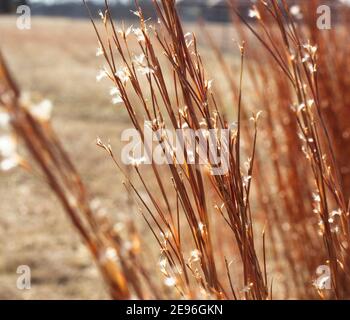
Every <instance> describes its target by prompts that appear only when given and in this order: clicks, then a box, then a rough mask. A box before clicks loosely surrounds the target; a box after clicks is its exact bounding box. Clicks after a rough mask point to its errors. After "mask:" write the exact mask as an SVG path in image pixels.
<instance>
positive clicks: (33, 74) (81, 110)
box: [0, 17, 126, 299]
mask: <svg viewBox="0 0 350 320" xmlns="http://www.w3.org/2000/svg"><path fill="white" fill-rule="evenodd" d="M14 23H15V20H14V18H12V17H1V18H0V32H1V47H2V49H3V50H4V54H5V56H6V58H7V59H8V62H9V64H10V67H11V69H12V70H13V72H14V74H15V76H16V79H17V80H18V82H19V84H20V86H21V87H22V88H23V89H24V90H25V91H27V92H29V93H30V94H31V96H32V97H33V99H38V100H39V101H40V99H43V98H47V99H50V100H52V101H53V103H54V116H53V118H54V120H53V126H54V127H55V128H56V130H57V132H58V134H59V136H60V138H61V139H62V141H63V143H64V145H65V147H66V149H67V150H68V152H69V153H70V155H71V156H72V157H73V158H74V160H75V161H76V164H77V167H78V168H79V170H80V172H81V173H82V175H83V177H84V179H85V181H86V182H87V183H88V184H89V186H90V187H91V189H92V191H93V193H94V195H95V196H96V197H97V198H98V199H100V200H101V202H102V203H103V206H104V207H105V208H106V210H107V209H108V210H110V209H111V210H114V211H116V208H118V209H117V210H118V212H115V213H116V214H121V213H122V211H123V206H125V201H126V198H125V196H124V195H123V193H122V192H120V187H118V185H119V181H118V180H117V179H118V174H117V171H116V170H114V168H113V166H112V165H111V162H110V161H109V159H108V158H107V157H106V156H105V154H104V153H103V152H101V151H100V150H99V149H97V147H96V137H97V136H101V138H105V139H108V138H111V139H112V140H114V141H118V139H113V137H118V136H119V135H120V130H121V129H122V127H123V125H125V117H124V115H123V113H122V112H121V113H119V114H117V113H116V112H113V110H112V107H111V106H110V102H109V97H108V93H107V94H104V92H107V90H108V87H106V90H98V86H101V85H100V84H96V81H95V75H96V72H97V69H98V67H99V65H98V61H97V59H96V58H95V50H96V40H95V36H94V34H93V32H92V30H91V25H90V23H89V22H88V21H71V20H65V19H50V18H35V19H34V21H33V28H32V30H31V31H24V32H22V31H19V30H18V29H16V28H15V25H14ZM82 47H83V48H84V50H81V48H82ZM107 172H113V173H111V174H106V173H107ZM0 195H1V196H0V197H1V201H0V212H1V216H0V228H1V231H0V252H1V258H0V259H1V260H0V261H1V262H0V298H6V299H8V298H10V299H17V298H19V299H22V298H23V299H27V298H30V299H43V298H48V299H60V298H63V299H71V298H72V299H77V298H86V299H100V298H107V295H106V292H105V290H104V286H103V282H102V281H101V278H100V276H99V274H98V272H97V270H96V268H95V266H94V265H93V262H92V260H91V257H90V254H89V253H88V252H87V250H86V249H85V247H84V246H83V245H82V244H81V242H80V240H79V238H78V236H77V235H76V233H75V232H74V230H73V228H72V227H71V224H70V222H69V221H68V219H67V217H66V215H65V213H64V212H63V210H62V209H61V206H60V205H59V204H58V203H57V201H56V199H55V197H54V196H53V195H52V194H51V192H50V191H49V190H48V188H47V187H46V185H45V183H44V182H43V181H39V180H38V179H36V178H35V177H33V176H32V175H31V174H27V173H26V172H23V171H21V170H18V171H14V172H11V173H9V174H3V173H1V178H0ZM19 265H28V266H30V267H31V269H32V289H31V290H28V291H27V292H23V291H20V290H18V289H17V288H16V279H17V275H16V269H17V267H18V266H19Z"/></svg>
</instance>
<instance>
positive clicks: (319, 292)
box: [0, 0, 350, 300]
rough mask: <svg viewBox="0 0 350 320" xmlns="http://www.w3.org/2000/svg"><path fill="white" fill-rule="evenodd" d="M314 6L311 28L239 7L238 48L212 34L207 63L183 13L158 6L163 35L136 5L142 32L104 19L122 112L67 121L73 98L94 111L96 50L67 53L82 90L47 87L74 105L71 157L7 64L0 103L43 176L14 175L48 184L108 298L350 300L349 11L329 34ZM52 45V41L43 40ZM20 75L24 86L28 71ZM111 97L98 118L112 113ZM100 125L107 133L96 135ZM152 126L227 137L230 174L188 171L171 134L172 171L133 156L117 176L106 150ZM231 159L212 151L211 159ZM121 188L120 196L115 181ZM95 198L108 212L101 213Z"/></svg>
mask: <svg viewBox="0 0 350 320" xmlns="http://www.w3.org/2000/svg"><path fill="white" fill-rule="evenodd" d="M317 5H318V1H316V0H312V1H311V0H310V1H309V2H307V3H306V2H305V3H304V6H305V7H304V8H302V9H303V10H302V12H304V20H303V23H301V22H300V21H296V20H295V17H293V16H292V15H291V14H290V11H289V8H288V7H287V5H286V3H285V2H284V1H282V2H281V3H278V2H277V1H276V0H270V1H267V2H266V3H265V2H258V5H257V7H254V8H253V9H252V12H251V13H252V15H254V16H255V18H256V21H255V22H254V23H252V22H251V21H250V22H246V21H245V20H244V18H242V17H239V14H238V16H237V14H236V12H235V7H234V1H232V7H231V11H232V18H233V22H232V27H231V28H232V29H234V30H235V33H234V34H235V38H236V40H237V44H238V46H237V45H236V46H233V47H232V49H231V50H232V52H229V53H230V54H228V52H227V50H228V49H227V48H225V49H226V50H225V51H224V52H225V53H223V50H222V48H220V47H219V46H218V44H217V35H216V34H215V29H214V30H213V29H212V30H210V28H206V29H205V30H206V31H207V32H205V33H206V37H205V39H206V41H207V43H208V45H209V46H210V47H211V50H210V53H208V52H207V51H208V50H207V48H203V46H200V45H198V43H197V38H196V36H195V34H186V32H185V31H184V30H183V26H182V24H181V21H180V19H179V17H178V16H177V13H176V9H175V2H174V1H171V0H162V1H159V2H155V7H156V9H157V12H158V16H159V22H158V23H153V22H150V21H147V20H146V19H144V17H143V15H142V12H141V10H140V9H139V8H136V11H135V14H136V15H137V16H138V17H139V25H138V26H137V27H136V25H135V24H134V27H133V28H129V27H128V26H125V27H123V26H122V25H121V24H120V23H117V25H115V24H113V22H112V17H110V15H109V11H108V8H107V10H106V12H103V13H101V16H102V23H101V22H99V23H97V24H96V23H94V22H93V26H94V28H95V31H96V34H97V38H98V40H99V45H100V47H99V55H100V56H101V57H99V59H101V58H102V59H103V58H104V60H105V61H106V62H105V63H106V68H105V69H103V70H102V73H100V74H99V77H100V78H103V77H104V78H106V80H109V81H110V84H111V85H113V90H112V94H113V99H114V102H116V103H117V107H116V108H115V109H116V110H115V111H114V112H112V113H110V111H109V110H108V111H102V109H101V111H99V112H97V115H95V113H94V112H92V111H91V110H90V109H89V108H87V109H84V111H85V112H86V118H87V119H84V117H83V116H82V114H80V111H78V110H81V108H77V110H72V109H71V108H67V102H68V101H69V102H70V103H71V105H74V108H75V107H76V106H78V107H79V106H81V105H80V104H81V103H82V101H83V103H84V102H85V101H86V102H87V103H88V104H89V105H91V102H90V99H96V100H97V97H98V96H97V94H101V92H103V90H105V91H106V87H105V86H102V87H99V88H98V90H97V89H95V88H96V87H97V85H96V84H92V83H91V81H86V86H82V85H81V84H82V82H81V81H80V80H82V74H83V72H84V75H85V74H86V75H88V76H91V73H93V68H91V66H92V64H91V66H90V67H87V65H86V64H85V63H84V61H90V60H89V59H90V58H89V55H91V53H90V52H86V51H84V50H82V46H81V45H79V44H78V42H75V43H74V44H72V47H71V48H69V50H67V52H65V54H64V55H63V56H62V57H61V59H62V61H72V60H77V61H81V63H82V67H81V72H80V71H79V72H77V74H76V78H75V77H74V75H73V74H72V77H67V76H65V74H64V70H62V71H63V74H62V75H61V77H64V78H65V79H67V81H60V80H61V79H60V75H59V74H56V73H54V72H53V74H52V77H48V78H49V79H50V81H47V82H45V85H47V86H49V85H50V82H51V81H53V82H52V84H53V86H54V88H55V90H54V92H60V91H61V92H60V94H58V95H57V97H62V96H64V92H69V94H70V96H69V97H67V100H65V101H63V105H64V104H66V106H65V107H62V111H60V114H61V117H62V120H61V121H62V122H61V124H60V123H57V125H56V132H60V129H61V127H60V125H62V124H63V123H64V122H65V118H66V119H70V120H71V121H74V122H76V123H72V126H71V127H70V129H69V130H67V131H66V130H63V133H64V134H65V135H66V138H65V139H62V140H63V141H67V143H66V142H64V144H63V146H62V145H61V144H60V143H59V142H58V139H57V137H56V134H55V132H54V131H53V130H52V128H51V125H50V123H49V122H47V121H46V119H38V118H36V117H35V116H33V111H31V110H32V109H31V108H30V106H27V102H26V101H23V99H21V98H20V95H19V90H18V87H17V86H16V84H15V83H14V82H13V79H12V77H11V75H10V74H9V73H8V72H7V68H6V65H5V64H4V62H3V63H2V69H1V70H2V71H1V74H0V76H1V79H2V82H1V86H0V96H1V99H0V103H1V105H2V106H3V108H4V110H5V111H6V112H8V113H9V114H10V116H11V124H12V127H13V129H14V131H15V133H16V135H17V136H18V137H19V138H21V140H22V141H23V143H24V145H25V146H26V147H27V149H28V151H29V153H30V154H31V155H32V159H33V160H35V161H34V162H35V163H36V164H35V165H34V164H33V165H31V164H29V163H28V162H27V161H24V160H23V159H22V158H21V159H20V161H18V162H19V164H20V165H22V166H23V167H25V168H27V170H31V171H32V172H33V173H35V175H39V174H42V175H43V177H44V178H45V180H46V181H47V182H48V186H49V187H50V188H51V189H52V191H53V192H54V193H55V194H56V195H57V197H58V199H59V201H60V202H61V204H62V205H63V208H64V209H65V211H66V213H67V214H68V216H69V217H70V219H71V221H72V223H73V225H74V226H75V228H76V230H77V231H78V233H79V234H80V236H81V237H82V239H83V241H84V243H85V244H86V246H87V247H88V249H89V251H90V253H91V254H92V257H93V258H94V261H95V262H96V265H97V267H98V269H99V271H100V273H101V274H102V276H103V278H104V281H105V283H106V285H107V287H108V290H109V293H110V296H111V297H112V298H115V299H130V298H139V299H149V298H156V299H164V298H187V299H194V298H213V299H262V300H263V299H272V298H299V299H305V298H311V299H314V298H330V299H347V298H349V297H350V296H349V289H348V288H349V285H348V284H349V276H350V273H349V268H350V260H349V241H350V239H349V232H350V229H349V202H348V199H349V195H350V181H349V180H350V179H349V167H348V158H349V157H348V155H349V152H350V148H349V141H348V139H349V130H350V128H349V110H348V105H349V99H350V96H349V94H348V93H347V87H348V85H349V73H348V72H347V71H348V70H349V66H350V64H349V61H348V59H349V54H348V53H349V52H348V51H349V48H348V47H347V46H345V45H344V39H346V36H347V31H346V27H347V26H346V21H347V20H346V18H348V15H349V12H348V11H347V10H345V9H344V10H342V12H341V15H340V17H339V21H338V22H337V25H334V26H333V29H332V30H331V31H321V30H319V29H317V28H316V22H315V20H316V7H317ZM66 27H67V26H66ZM84 28H86V26H84ZM203 28H204V26H202V29H203ZM79 31H80V30H79ZM33 34H34V33H33ZM72 34H74V31H72ZM91 34H92V33H90V32H89V31H88V30H86V31H84V32H77V37H78V38H79V39H80V40H81V41H93V40H91V38H89V39H86V40H83V39H82V37H85V36H86V37H88V36H87V35H89V37H90V36H91ZM51 40H52V38H50V36H48V38H47V39H46V43H47V42H49V41H51ZM229 40H230V39H228V41H229ZM37 41H38V42H42V41H43V40H42V39H41V40H37ZM61 41H62V42H63V43H62V44H61V47H63V48H65V47H66V43H65V41H64V38H62V39H61ZM54 43H55V44H57V40H56V41H54ZM28 45H30V44H28ZM46 47H48V46H46ZM24 48H25V46H24ZM33 50H38V48H35V49H33ZM41 50H42V49H41ZM203 51H204V52H205V54H203V53H202V52H203ZM38 54H39V55H40V52H38ZM232 57H233V58H232ZM230 60H231V61H230ZM208 61H210V63H208ZM59 63H60V62H59V61H58V62H57V64H58V65H59ZM96 63H97V62H96ZM41 64H42V60H41V59H39V61H38V65H41ZM89 65H90V64H89ZM65 66H67V64H65ZM90 68H91V69H90ZM31 70H32V68H31ZM33 72H34V71H33ZM47 72H48V71H47V69H45V75H39V76H38V77H39V79H38V80H37V82H38V83H40V81H41V80H42V78H44V77H47ZM14 74H15V75H17V77H16V78H19V79H20V74H19V72H15V73H14ZM34 74H35V73H34ZM39 74H40V73H39ZM108 78H109V79H108ZM210 79H214V82H211V81H210ZM70 81H71V85H69V82H70ZM84 81H85V80H84ZM58 83H59V84H60V85H62V87H56V84H58ZM84 84H85V82H84ZM24 85H26V84H24ZM27 86H29V88H30V87H31V85H28V84H27ZM65 86H69V88H68V89H67V87H66V89H65ZM66 90H67V91H66ZM49 92H51V90H50V91H49ZM96 92H99V93H96ZM43 93H45V92H43ZM89 95H90V96H89ZM102 96H103V95H101V98H100V99H101V102H100V103H101V105H103V104H104V103H106V102H105V101H104V99H103V98H102ZM79 99H80V102H78V100H79ZM85 99H86V100H85ZM94 101H95V100H94ZM57 102H58V103H59V104H60V103H62V102H61V101H59V100H58V101H57ZM100 103H98V102H95V104H100ZM104 109H105V108H104ZM104 109H103V110H104ZM260 111H262V113H260ZM90 112H91V113H90ZM90 116H91V117H95V116H96V117H98V119H99V121H98V122H97V123H95V122H92V123H95V124H94V125H92V124H91V123H88V124H87V122H88V119H89V118H90ZM126 119H129V121H128V122H127V120H126ZM145 119H147V120H149V121H151V122H152V130H153V131H157V130H164V129H165V128H168V129H169V128H171V129H173V130H174V129H178V128H182V127H184V126H187V127H189V128H193V129H199V128H207V129H212V128H215V129H225V128H230V138H229V146H228V152H229V155H230V156H229V161H228V166H229V169H230V170H229V173H228V174H223V175H211V174H210V171H211V170H212V169H213V166H212V164H211V163H210V162H209V163H207V166H197V165H194V164H191V163H190V162H189V161H187V162H185V163H184V164H181V163H179V161H177V160H178V159H177V158H176V156H175V155H173V154H172V153H171V152H170V153H169V149H168V148H167V143H168V137H167V136H166V135H165V134H161V135H160V136H159V140H160V142H162V143H163V148H164V149H163V151H164V153H165V154H167V155H168V156H169V157H170V158H172V159H173V162H174V163H173V164H169V165H167V166H160V167H159V166H156V165H151V166H146V165H142V164H141V165H140V164H139V163H138V162H139V160H140V159H134V160H135V165H134V166H133V167H130V166H128V167H125V166H123V165H122V164H121V163H120V160H119V154H120V144H118V145H113V141H114V140H118V139H113V138H112V137H111V135H112V136H113V134H114V133H113V132H114V130H116V128H115V127H114V126H115V124H118V130H116V131H119V132H120V131H121V130H122V129H123V128H125V127H127V126H128V123H129V125H130V124H131V125H132V126H133V127H134V128H136V129H137V130H138V132H139V133H140V135H141V137H143V136H144V131H143V121H144V120H145ZM232 123H234V125H233V126H232V125H231V124H232ZM107 125H108V126H109V125H110V126H111V127H110V128H111V129H110V131H109V130H107ZM102 127H103V128H102ZM99 130H102V131H103V132H102V133H101V131H99ZM161 132H162V131H161ZM82 134H84V135H85V134H86V135H87V136H90V137H91V140H90V145H89V144H88V145H89V147H85V148H81V147H78V145H80V141H81V140H80V138H79V140H78V138H77V137H79V136H80V135H82ZM93 136H95V137H96V136H100V138H99V139H98V140H97V145H98V146H99V147H101V148H102V151H106V152H105V153H103V152H101V150H93V149H91V141H92V140H93V138H94V137H93ZM108 138H111V145H110V144H109V143H108ZM84 139H87V138H84ZM77 141H79V142H77ZM68 147H72V148H73V149H75V152H76V154H75V155H73V156H72V159H73V163H75V162H76V163H77V164H79V160H80V159H84V162H83V163H82V166H81V170H82V173H83V175H82V176H83V177H84V179H83V181H84V182H82V180H81V178H80V175H79V174H78V173H77V170H76V169H75V167H74V165H73V164H72V161H71V159H70V156H68V155H67V154H66V152H65V149H68ZM223 148H224V146H223V145H222V144H218V145H217V151H220V150H222V149H223ZM103 149H104V150H103ZM197 151H198V155H195V157H196V158H197V157H199V156H200V150H197ZM185 155H186V152H185ZM108 156H109V158H110V161H107V160H108ZM197 159H198V158H197ZM76 160H78V161H76ZM100 164H101V165H100ZM113 164H114V165H115V166H114V167H113V166H112V165H113ZM39 172H41V173H39ZM116 175H117V177H119V178H120V179H121V180H123V184H121V182H117V181H116V180H113V179H114V177H115V176H116ZM112 176H113V179H112V178H111V177H112ZM121 180H120V181H121ZM96 181H99V183H97V182H96ZM86 185H89V189H91V190H92V192H91V191H90V190H89V191H88V190H87V189H86ZM122 187H125V188H124V189H122ZM121 190H123V192H121ZM31 191H32V190H31ZM98 192H101V194H103V200H102V202H103V206H104V207H103V210H102V209H101V208H100V209H99V208H98V207H99V205H98V203H97V201H96V200H95V201H91V194H96V193H98ZM111 199H117V200H116V202H113V201H112V200H111ZM105 202H106V203H105ZM38 206H41V202H40V205H38V203H37V204H36V206H35V205H34V208H36V210H37V207H38ZM101 211H102V212H101ZM103 211H104V212H107V214H105V213H104V212H103ZM113 211H118V212H117V213H116V214H113ZM120 211H124V212H125V214H124V215H123V214H121V213H120ZM61 250H62V249H61ZM51 251H52V250H51ZM320 265H327V266H329V268H330V279H331V287H332V288H331V289H330V290H325V289H324V285H325V284H326V283H327V280H328V278H327V277H324V278H321V279H319V281H316V282H314V281H315V280H316V279H317V277H318V275H317V274H316V269H317V268H318V266H320ZM62 269H63V268H62ZM95 281H96V280H95Z"/></svg>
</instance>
